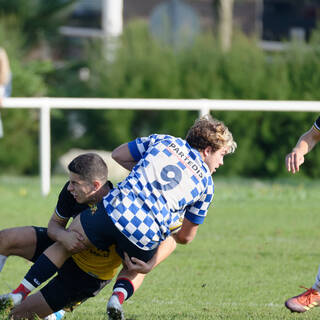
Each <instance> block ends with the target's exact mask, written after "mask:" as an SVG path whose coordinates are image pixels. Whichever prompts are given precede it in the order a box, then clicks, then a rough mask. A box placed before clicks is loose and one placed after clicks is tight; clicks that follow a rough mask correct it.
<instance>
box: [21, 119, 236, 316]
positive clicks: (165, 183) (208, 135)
mask: <svg viewBox="0 0 320 320" xmlns="http://www.w3.org/2000/svg"><path fill="white" fill-rule="evenodd" d="M235 148H236V143H235V142H234V140H233V137H232V134H231V133H230V131H229V130H228V128H227V127H226V126H225V125H224V124H223V123H222V122H221V121H218V120H216V119H213V118H211V117H210V116H207V117H202V118H200V119H198V120H197V121H196V122H195V124H194V125H193V126H192V127H191V128H190V130H189V132H188V134H187V137H186V140H184V139H181V138H176V137H173V136H169V135H156V134H154V135H151V136H149V137H146V138H138V139H136V140H135V141H132V142H129V143H127V144H124V145H121V146H120V147H118V148H117V149H115V150H114V151H113V153H112V156H113V158H114V159H115V160H116V161H117V162H118V163H119V164H121V165H122V166H123V167H125V168H126V169H129V170H131V172H130V174H129V175H128V177H127V178H126V179H125V180H124V181H123V182H121V183H120V184H118V186H117V187H116V188H114V189H113V190H111V191H110V193H109V194H108V195H107V196H105V197H104V198H103V201H102V202H100V203H99V204H98V205H97V210H96V212H95V213H94V214H92V213H91V212H90V210H86V211H84V212H82V213H81V214H80V218H78V217H77V218H76V219H74V221H73V223H72V224H71V226H70V229H71V230H74V231H76V232H78V233H80V234H81V235H82V236H83V237H84V238H85V240H84V241H85V243H86V244H87V245H88V246H89V247H90V246H92V245H94V246H95V247H97V248H99V249H101V250H104V249H105V248H108V247H109V246H110V245H111V244H113V243H115V244H116V250H117V252H118V253H119V255H120V256H121V257H123V258H124V257H125V256H124V253H127V254H128V256H129V258H128V257H127V259H129V262H130V258H132V257H134V258H136V259H140V260H141V261H143V262H147V261H149V260H150V259H152V257H153V256H154V254H155V253H156V251H157V248H158V247H159V245H160V243H161V242H162V241H164V240H165V239H166V238H167V237H168V236H169V235H170V234H171V232H170V229H171V227H172V225H174V224H175V223H176V222H177V221H178V220H179V219H181V220H182V225H181V228H180V229H179V231H178V232H177V233H175V234H174V235H173V237H174V239H175V240H176V242H177V243H181V244H186V243H189V242H190V241H192V240H193V238H194V237H195V235H196V232H197V229H198V227H199V225H200V224H202V223H203V221H204V219H205V216H206V214H207V211H208V208H209V205H210V203H211V201H212V198H213V192H214V186H213V181H212V177H211V175H212V174H213V173H214V172H215V171H216V169H217V168H218V167H219V166H221V165H223V158H224V156H225V155H226V154H228V153H231V152H233V151H234V150H235ZM44 255H45V256H46V257H47V258H49V259H50V260H51V265H52V266H53V265H54V266H56V270H58V268H60V267H61V266H62V264H63V263H64V261H65V260H66V258H67V257H69V256H70V255H71V254H70V253H69V252H68V250H67V249H66V248H64V247H63V246H62V245H61V244H59V243H55V244H54V245H52V246H51V247H50V248H48V249H47V250H46V251H45V254H44ZM132 260H133V258H132ZM133 261H135V262H136V261H137V260H133ZM36 265H37V263H36V264H35V265H34V267H35V266H36ZM52 266H51V267H52ZM36 268H37V266H36V267H35V268H34V269H36ZM37 271H38V273H40V276H39V277H36V278H37V279H39V278H43V277H42V276H41V271H42V270H41V268H40V267H39V266H38V269H37ZM52 271H54V270H53V268H52ZM34 274H35V273H33V276H34ZM124 274H125V277H124V278H123V279H118V281H117V282H116V284H115V287H114V291H113V295H112V296H111V298H110V300H109V302H108V305H107V313H108V316H109V319H112V320H114V319H116V320H118V319H119V320H120V319H124V317H123V312H122V306H121V304H122V303H123V301H124V300H125V299H126V298H128V296H129V295H130V294H131V293H132V292H133V288H132V285H131V280H132V279H134V278H135V276H136V274H135V273H134V272H128V273H127V274H126V272H125V271H124ZM27 276H28V274H27ZM28 278H29V279H30V277H28ZM24 284H26V282H24ZM27 285H28V286H29V288H34V287H36V286H38V284H36V283H34V282H33V283H27Z"/></svg>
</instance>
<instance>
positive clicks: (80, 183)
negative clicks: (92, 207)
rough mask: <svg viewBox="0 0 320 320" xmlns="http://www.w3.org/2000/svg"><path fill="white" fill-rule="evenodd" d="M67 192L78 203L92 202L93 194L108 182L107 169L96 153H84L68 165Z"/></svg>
mask: <svg viewBox="0 0 320 320" xmlns="http://www.w3.org/2000/svg"><path fill="white" fill-rule="evenodd" d="M68 169H69V178H70V179H69V180H70V181H69V186H68V190H69V191H70V192H71V193H72V195H73V196H74V198H75V199H76V201H77V202H79V203H87V202H92V201H93V202H94V199H95V194H96V192H97V191H98V190H100V188H101V187H102V186H103V185H105V184H106V182H107V180H108V167H107V165H106V163H105V162H104V160H103V159H102V158H101V157H100V156H99V155H98V154H96V153H85V154H81V155H79V156H78V157H76V158H74V159H73V160H72V161H71V162H70V163H69V165H68Z"/></svg>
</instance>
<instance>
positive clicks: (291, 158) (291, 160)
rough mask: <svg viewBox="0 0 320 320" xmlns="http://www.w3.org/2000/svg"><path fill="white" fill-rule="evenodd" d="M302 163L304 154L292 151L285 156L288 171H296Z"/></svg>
mask: <svg viewBox="0 0 320 320" xmlns="http://www.w3.org/2000/svg"><path fill="white" fill-rule="evenodd" d="M303 163H304V156H303V155H302V154H300V153H299V152H298V151H295V150H294V151H292V152H290V153H289V154H287V156H286V167H287V170H288V171H289V172H292V173H296V172H298V171H299V167H300V166H301V165H302V164H303Z"/></svg>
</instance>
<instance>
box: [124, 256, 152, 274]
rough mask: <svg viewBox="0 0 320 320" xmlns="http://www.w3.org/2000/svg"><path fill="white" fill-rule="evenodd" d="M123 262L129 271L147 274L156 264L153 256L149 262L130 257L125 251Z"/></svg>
mask: <svg viewBox="0 0 320 320" xmlns="http://www.w3.org/2000/svg"><path fill="white" fill-rule="evenodd" d="M123 264H124V266H125V267H126V269H127V270H128V271H129V272H137V273H143V274H146V273H148V272H150V271H151V270H152V268H153V266H154V259H153V258H152V259H151V260H149V261H148V262H144V261H142V260H139V259H137V258H135V257H131V259H130V258H129V256H128V254H127V253H126V252H125V253H124V260H123Z"/></svg>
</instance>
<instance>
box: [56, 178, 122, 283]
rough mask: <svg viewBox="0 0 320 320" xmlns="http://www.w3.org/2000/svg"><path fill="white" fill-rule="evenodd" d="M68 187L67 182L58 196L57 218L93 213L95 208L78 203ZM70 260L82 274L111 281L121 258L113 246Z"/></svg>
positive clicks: (87, 252)
mask: <svg viewBox="0 0 320 320" xmlns="http://www.w3.org/2000/svg"><path fill="white" fill-rule="evenodd" d="M108 184H109V187H110V189H112V188H113V185H112V183H111V182H110V181H108ZM68 185H69V182H67V183H66V184H65V185H64V187H63V189H62V190H61V192H60V194H59V198H58V203H57V205H56V210H55V212H56V214H57V216H58V217H59V218H62V219H69V218H74V217H75V216H77V215H78V214H79V213H80V212H82V211H84V210H86V209H88V208H90V210H92V211H93V213H94V210H95V206H89V205H88V204H80V203H78V202H77V201H76V200H75V198H74V197H73V196H72V194H71V193H70V192H69V191H68ZM72 259H73V260H74V262H75V263H76V264H77V265H78V267H79V268H80V269H82V270H83V271H84V272H86V273H88V274H90V275H92V276H94V277H95V278H98V279H101V280H110V279H112V278H113V277H114V276H115V274H116V272H117V269H118V267H119V266H120V264H121V258H120V257H119V255H118V254H117V253H116V250H115V246H114V245H112V246H110V247H109V248H108V250H99V249H97V248H90V249H88V250H84V251H82V252H80V253H77V254H75V255H73V256H72Z"/></svg>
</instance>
